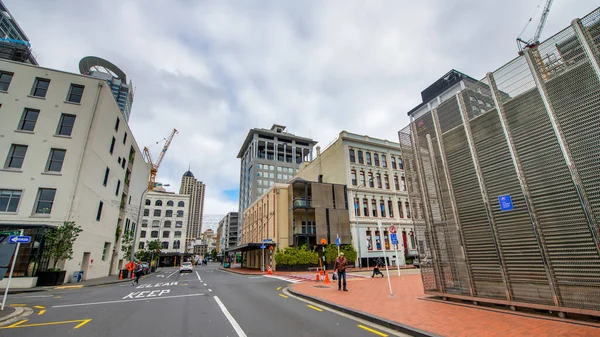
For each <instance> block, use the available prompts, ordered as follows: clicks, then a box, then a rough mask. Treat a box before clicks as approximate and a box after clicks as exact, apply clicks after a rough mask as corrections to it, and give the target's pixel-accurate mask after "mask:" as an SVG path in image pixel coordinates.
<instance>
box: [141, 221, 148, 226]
mask: <svg viewBox="0 0 600 337" xmlns="http://www.w3.org/2000/svg"><path fill="white" fill-rule="evenodd" d="M142 227H148V220H147V219H143V220H142Z"/></svg>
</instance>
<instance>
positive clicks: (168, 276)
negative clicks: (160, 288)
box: [167, 270, 178, 278]
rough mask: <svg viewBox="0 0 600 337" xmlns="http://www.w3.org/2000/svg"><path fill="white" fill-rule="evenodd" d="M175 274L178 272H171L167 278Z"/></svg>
mask: <svg viewBox="0 0 600 337" xmlns="http://www.w3.org/2000/svg"><path fill="white" fill-rule="evenodd" d="M177 272H178V270H176V271H174V272H172V273H171V274H170V275H169V276H167V278H169V277H171V276H173V275H174V274H175V273H177Z"/></svg>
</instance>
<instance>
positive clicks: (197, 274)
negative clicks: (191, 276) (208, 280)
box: [196, 272, 202, 282]
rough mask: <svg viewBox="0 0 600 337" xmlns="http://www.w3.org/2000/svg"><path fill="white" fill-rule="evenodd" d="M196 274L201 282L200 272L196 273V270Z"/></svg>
mask: <svg viewBox="0 0 600 337" xmlns="http://www.w3.org/2000/svg"><path fill="white" fill-rule="evenodd" d="M196 276H198V280H199V281H200V282H202V279H201V278H200V274H198V272H196Z"/></svg>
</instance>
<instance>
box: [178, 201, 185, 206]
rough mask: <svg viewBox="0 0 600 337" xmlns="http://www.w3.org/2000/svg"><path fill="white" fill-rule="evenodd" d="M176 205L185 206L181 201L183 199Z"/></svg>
mask: <svg viewBox="0 0 600 337" xmlns="http://www.w3.org/2000/svg"><path fill="white" fill-rule="evenodd" d="M177 207H185V202H183V201H180V202H178V203H177Z"/></svg>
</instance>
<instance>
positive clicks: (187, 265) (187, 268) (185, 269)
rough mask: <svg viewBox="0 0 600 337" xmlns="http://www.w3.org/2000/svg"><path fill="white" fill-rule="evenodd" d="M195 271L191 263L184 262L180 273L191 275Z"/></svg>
mask: <svg viewBox="0 0 600 337" xmlns="http://www.w3.org/2000/svg"><path fill="white" fill-rule="evenodd" d="M193 271H194V266H192V263H191V262H183V263H182V264H181V266H180V267H179V272H180V273H183V272H188V273H191V272H193Z"/></svg>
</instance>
